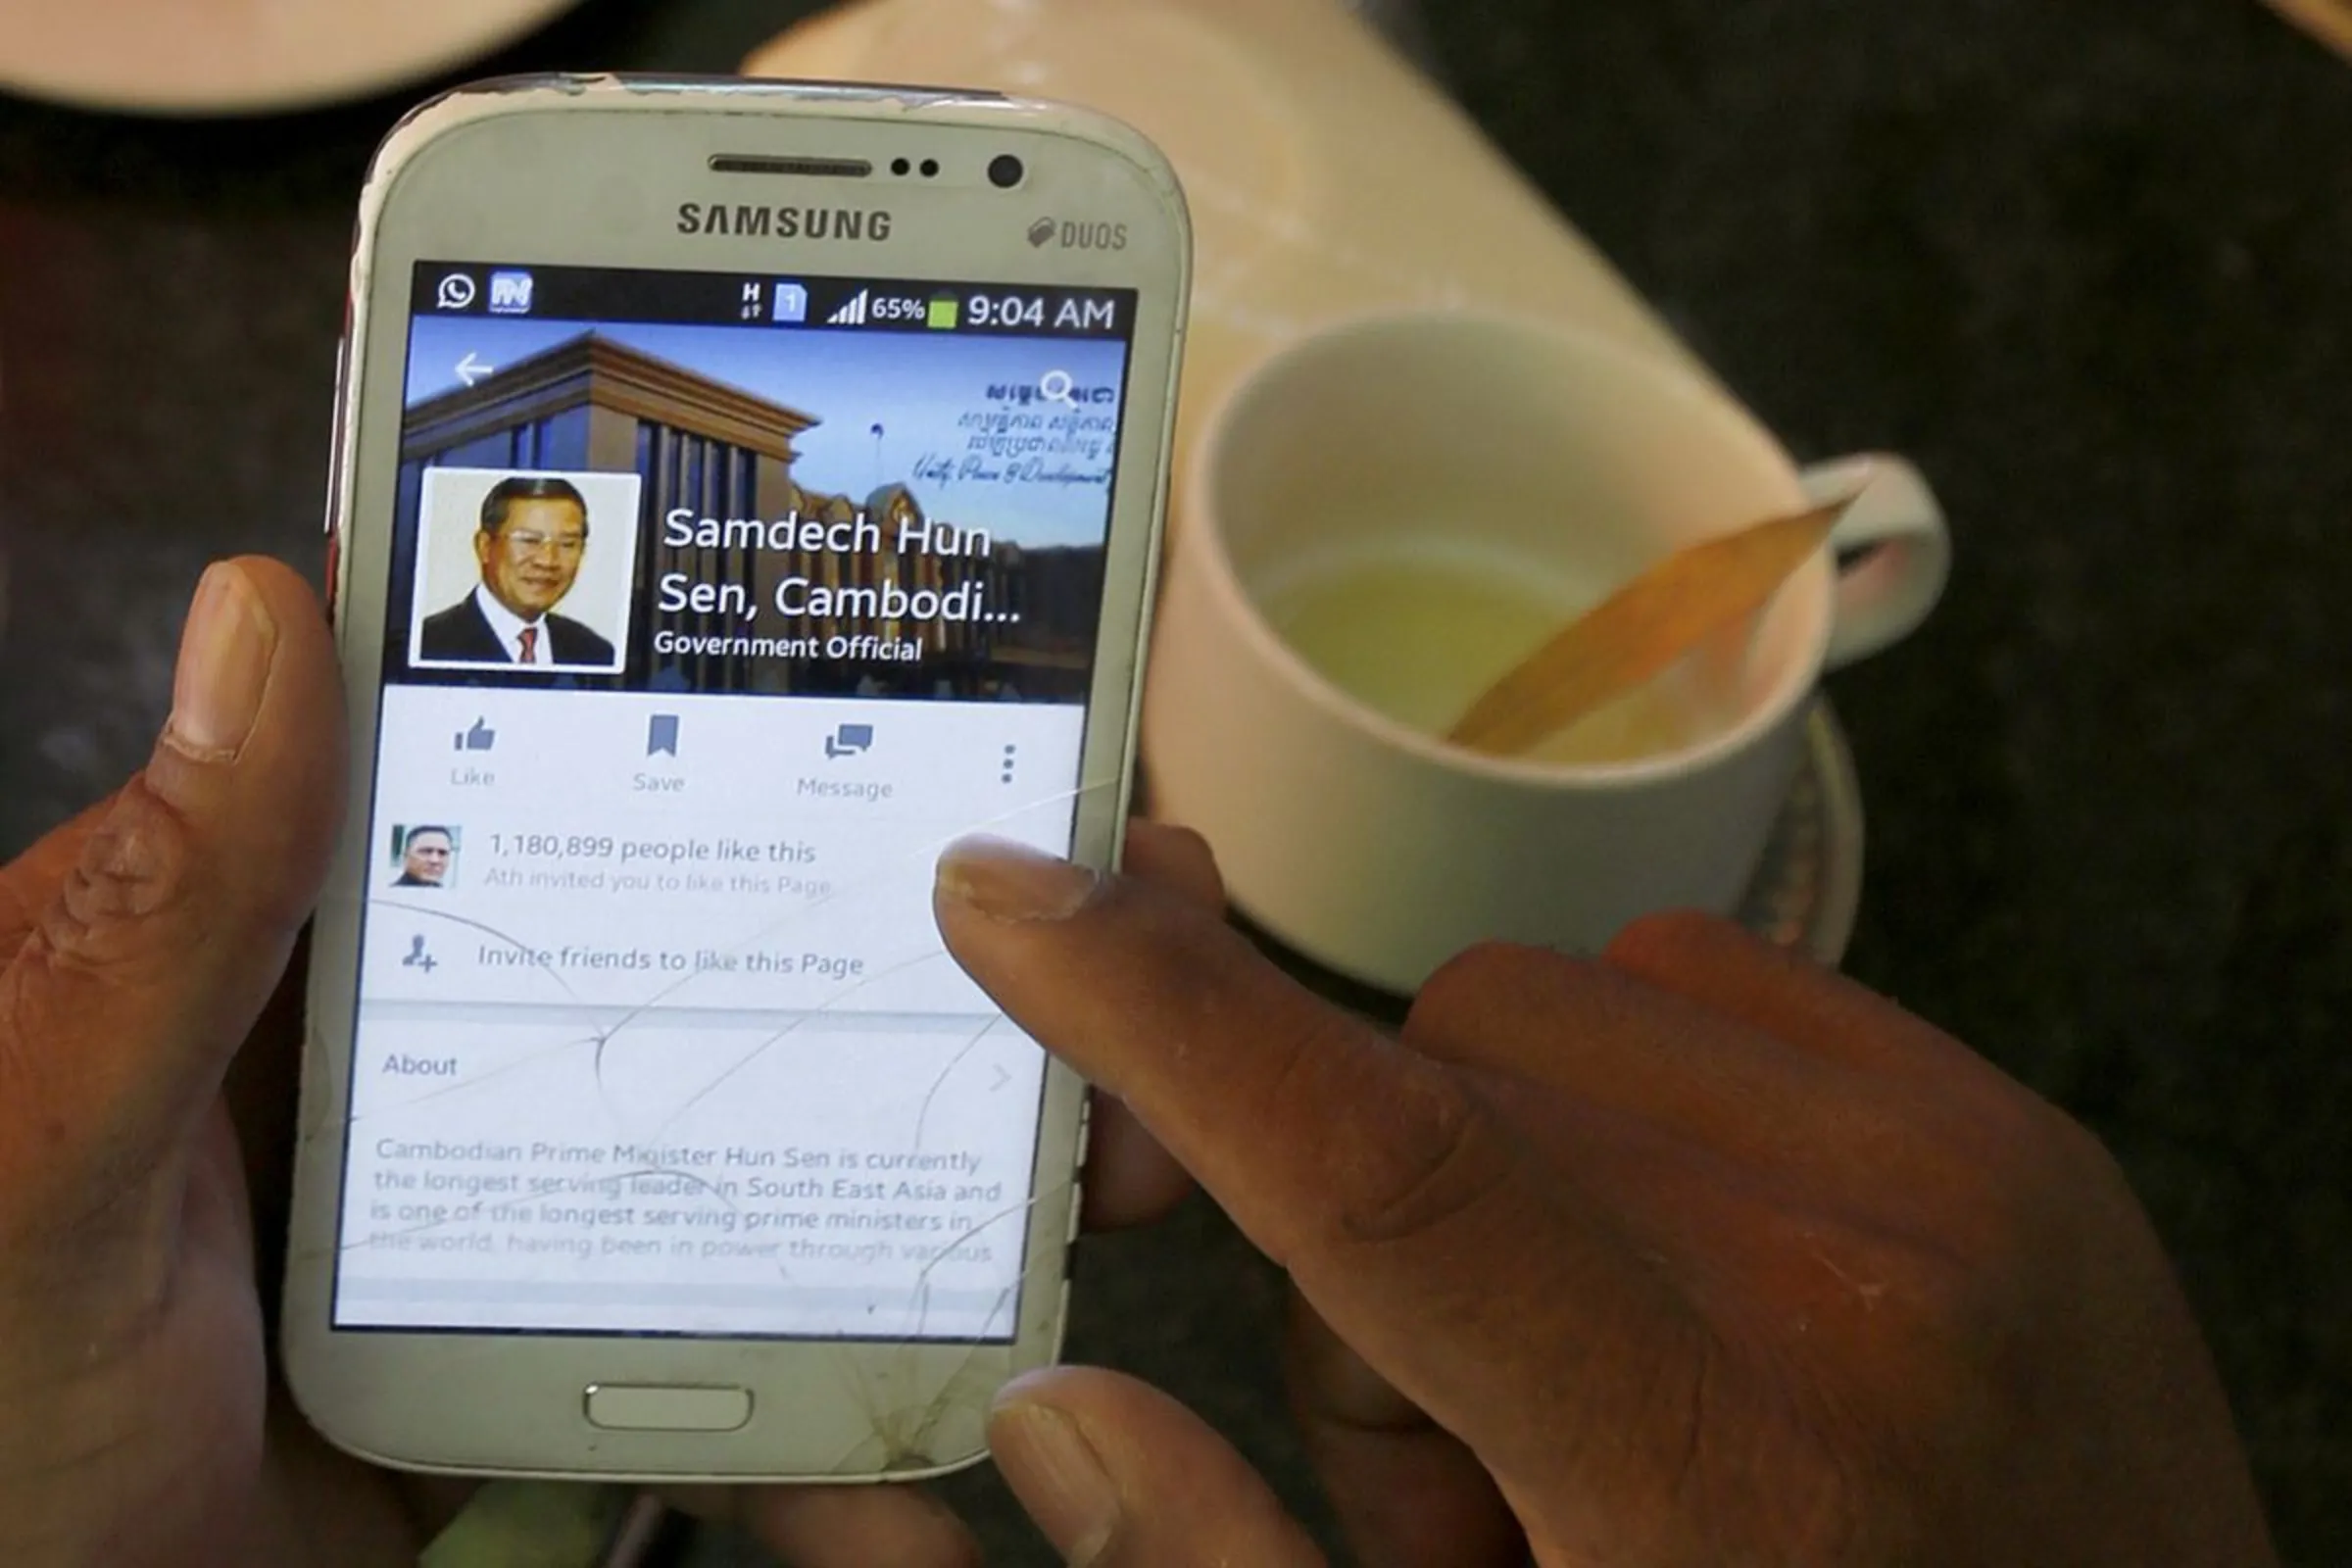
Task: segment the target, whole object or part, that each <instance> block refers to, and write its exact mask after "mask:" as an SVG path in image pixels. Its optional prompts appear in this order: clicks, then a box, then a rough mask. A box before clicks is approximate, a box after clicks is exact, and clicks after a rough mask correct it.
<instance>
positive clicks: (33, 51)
mask: <svg viewBox="0 0 2352 1568" xmlns="http://www.w3.org/2000/svg"><path fill="white" fill-rule="evenodd" d="M575 3H576V0H401V3H399V4H381V5H347V4H342V3H340V0H274V3H272V4H270V5H259V6H257V5H253V4H250V3H246V0H79V3H76V4H62V3H59V0H0V88H5V89H8V90H12V91H16V92H21V93H24V94H26V95H27V96H30V97H35V98H45V99H48V100H50V101H52V102H56V103H64V104H73V105H74V106H76V107H79V108H84V109H104V110H116V111H125V112H131V113H143V114H183V115H184V114H201V115H214V114H256V113H264V112H274V111H279V110H289V109H307V108H312V107H315V106H317V105H320V104H325V103H331V102H334V101H337V100H340V99H347V98H359V97H365V96H367V95H368V94H370V93H375V92H381V91H386V90H388V89H390V88H393V87H396V86H399V85H400V84H401V83H403V82H407V81H414V80H419V79H422V78H425V77H429V76H434V75H437V74H439V73H442V72H444V71H448V70H451V69H453V68H455V67H457V66H459V65H461V64H463V63H464V62H466V61H467V60H471V59H474V58H476V57H478V56H481V55H486V54H489V53H491V52H492V51H493V50H495V49H498V48H500V47H501V46H503V45H505V44H507V43H510V42H512V41H513V40H515V39H516V38H519V37H521V36H522V35H523V34H524V33H526V32H529V31H530V30H531V29H532V28H534V27H536V26H538V25H540V24H542V23H544V22H547V21H549V20H550V19H552V18H553V17H555V15H556V14H557V13H559V12H562V11H567V10H569V9H570V8H571V7H572V5H573V4H575Z"/></svg>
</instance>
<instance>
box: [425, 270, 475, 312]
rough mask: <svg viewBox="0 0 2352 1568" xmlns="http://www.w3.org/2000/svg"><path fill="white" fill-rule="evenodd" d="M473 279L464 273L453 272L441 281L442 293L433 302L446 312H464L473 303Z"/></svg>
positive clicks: (435, 296)
mask: <svg viewBox="0 0 2352 1568" xmlns="http://www.w3.org/2000/svg"><path fill="white" fill-rule="evenodd" d="M473 293H474V289H473V279H472V278H470V277H467V276H466V274H465V273H464V272H451V273H450V274H448V275H447V276H446V277H444V278H442V279H441V288H440V291H439V292H438V293H437V294H435V295H434V298H433V302H434V303H435V304H436V305H439V306H440V307H441V309H443V310H445V311H462V310H464V309H465V308H466V306H468V305H471V304H472V303H473Z"/></svg>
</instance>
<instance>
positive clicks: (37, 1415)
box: [0, 560, 1193, 1568]
mask: <svg viewBox="0 0 2352 1568" xmlns="http://www.w3.org/2000/svg"><path fill="white" fill-rule="evenodd" d="M344 734H345V723H344V713H343V707H342V686H341V679H340V676H339V674H338V671H337V666H336V662H335V658H334V650H333V646H332V643H331V640H330V638H329V635H328V632H327V629H326V626H325V623H324V620H323V618H322V617H321V615H320V613H319V603H318V600H317V597H316V595H315V594H314V593H313V591H312V590H311V588H310V587H309V586H308V585H307V584H305V583H304V582H303V581H302V580H301V579H300V578H299V577H298V576H296V575H295V574H294V573H293V572H292V571H290V570H289V569H287V568H286V567H285V566H283V565H280V564H276V563H274V562H270V561H264V560H244V561H239V562H235V563H229V564H221V565H219V566H216V567H214V568H213V570H212V571H210V572H208V573H207V575H206V577H205V580H204V583H203V584H202V586H201V587H200V588H199V590H198V594H197V598H196V601H195V605H194V608H193V611H192V613H191V615H190V618H189V625H188V628H187V631H186V633H185V636H184V638H183V641H182V645H181V650H180V661H179V667H178V671H177V674H176V677H175V681H174V686H173V693H172V717H171V719H170V721H169V723H168V724H167V726H166V728H165V731H164V733H163V736H162V737H161V739H159V741H158V742H157V745H156V748H155V751H154V755H153V757H152V758H151V759H150V760H149V762H148V764H147V766H146V767H145V768H144V769H143V770H142V771H141V772H140V773H139V774H138V775H137V776H136V777H134V778H133V779H131V780H130V781H129V782H128V783H127V784H126V785H124V787H123V789H122V791H121V792H119V793H118V794H117V795H116V796H114V797H113V798H112V799H111V800H108V801H106V802H103V803H101V804H99V805H98V806H96V807H94V808H92V809H90V810H88V811H86V812H84V813H83V814H82V815H81V816H79V817H78V818H76V819H74V820H73V821H72V822H69V823H67V824H66V825H64V826H62V827H60V828H59V829H57V830H56V831H55V832H53V833H51V834H50V835H49V836H48V837H46V838H44V839H42V840H41V841H40V842H39V843H38V844H36V845H34V846H33V847H32V848H31V849H29V850H27V851H25V854H24V855H23V856H21V857H20V858H18V859H17V860H16V861H14V862H13V863H11V864H9V865H8V866H6V867H5V868H0V956H5V961H6V968H5V969H4V970H0V1562H6V1563H12V1564H14V1563H25V1564H36V1563H37V1564H40V1565H42V1568H77V1565H82V1564H90V1565H100V1564H102V1565H104V1568H170V1565H180V1564H191V1565H192V1564H214V1563H220V1564H234V1565H237V1568H250V1565H253V1564H267V1565H269V1568H298V1565H302V1564H308V1563H319V1564H332V1565H334V1568H373V1565H376V1564H383V1565H386V1568H390V1565H393V1564H401V1565H408V1564H413V1563H414V1562H415V1561H416V1559H417V1550H418V1549H419V1547H420V1546H421V1545H422V1544H424V1543H425V1542H427V1541H429V1540H430V1539H431V1537H432V1535H433V1534H434V1533H435V1532H436V1531H437V1529H438V1528H439V1527H440V1526H441V1525H442V1524H443V1523H445V1522H446V1521H447V1520H448V1518H449V1517H451V1516H452V1514H453V1513H454V1512H455V1510H456V1508H457V1507H458V1506H459V1505H460V1504H462V1502H463V1501H464V1500H465V1497H466V1495H467V1488H466V1487H465V1486H464V1485H463V1484H457V1483H450V1482H446V1481H442V1482H427V1481H423V1480H420V1479H417V1478H413V1477H396V1476H394V1475H392V1474H390V1473H388V1472H385V1471H381V1470H378V1469H375V1468H372V1467H370V1466H368V1465H365V1464H362V1463H360V1462H358V1461H357V1460H354V1459H351V1458H349V1457H347V1456H345V1455H343V1454H341V1453H339V1452H337V1451H335V1450H334V1449H332V1448H330V1447H328V1446H326V1445H325V1444H324V1443H323V1442H322V1441H320V1440H319V1438H318V1437H317V1436H316V1435H315V1434H313V1433H312V1432H311V1430H310V1429H309V1428H308V1426H307V1425H305V1424H304V1422H303V1421H302V1419H301V1417H300V1416H299V1414H297V1413H296V1412H295V1411H294V1410H293V1408H292V1406H291V1404H290V1403H289V1401H288V1400H287V1399H286V1398H285V1397H284V1393H283V1390H282V1388H281V1387H280V1386H278V1385H277V1383H276V1381H275V1380H274V1378H273V1377H272V1376H271V1373H270V1356H269V1352H268V1342H267V1336H266V1329H265V1324H266V1321H267V1320H268V1318H269V1316H270V1311H269V1308H270V1304H271V1303H272V1302H273V1299H274V1290H273V1288H272V1281H273V1277H274V1273H275V1267H274V1263H273V1256H274V1254H275V1252H276V1251H277V1250H278V1249H279V1247H280V1246H282V1242H281V1241H280V1238H282V1235H283V1213H284V1196H285V1195H284V1186H285V1182H286V1177H287V1172H288V1171H289V1169H290V1165H291V1156H290V1147H291V1146H290V1139H291V1133H292V1108H293V1103H294V1072H295V1063H296V1053H297V1047H298V1042H299V1021H300V1014H301V1009H300V995H299V989H298V986H296V985H294V984H288V985H287V986H285V987H282V988H280V989H279V990H278V991H277V992H276V995H275V999H274V1002H273V1003H271V1005H270V1006H269V1008H268V1010H267V1015H266V1016H262V1015H263V1014H264V1012H265V1003H266V1002H271V998H272V987H273V986H275V985H276V984H277V982H278V980H279V976H280V973H281V971H282V970H284V968H285V966H286V962H287V956H288V954H289V952H290V951H291V949H292V948H293V946H294V944H295V940H296V933H297V931H298V930H299V929H300V927H301V926H302V925H303V923H304V921H305V920H306V919H307V918H308V916H309V913H310V910H311V907H312V906H313V904H314V903H315V901H316V900H317V898H318V895H319V887H320V884H321V881H322V879H323V877H324V875H325V871H326V864H327V860H328V858H329V855H330V849H331V844H332V841H333V839H334V836H335V833H336V830H337V827H338V825H339V823H340V821H341V814H342V809H343V791H344V783H345V777H346V761H345V754H344ZM1135 863H1136V864H1137V865H1138V867H1139V869H1140V870H1142V871H1145V872H1147V873H1148V872H1150V871H1151V869H1152V847H1151V846H1145V847H1144V849H1143V850H1142V852H1141V853H1140V854H1139V855H1138V856H1137V857H1136V861H1135ZM1192 868H1193V864H1192V862H1191V861H1189V860H1184V859H1182V858H1180V859H1179V862H1178V864H1177V867H1176V869H1175V872H1174V873H1173V874H1174V875H1175V877H1176V879H1177V880H1178V881H1179V882H1180V883H1181V882H1182V880H1183V878H1184V876H1185V875H1186V874H1188V872H1189V871H1190V870H1191V869H1192ZM257 1016H261V1024H260V1027H259V1028H256V1020H257ZM1099 1119H1100V1125H1101V1133H1100V1135H1099V1136H1098V1138H1097V1140H1096V1149H1097V1151H1098V1152H1097V1155H1096V1158H1095V1160H1094V1162H1093V1165H1092V1167H1091V1171H1090V1181H1091V1183H1092V1190H1091V1191H1090V1194H1089V1202H1088V1205H1087V1217H1088V1221H1089V1223H1090V1224H1094V1225H1097V1226H1101V1225H1105V1224H1114V1223H1121V1222H1124V1221H1126V1220H1128V1219H1132V1218H1134V1217H1137V1216H1139V1215H1141V1214H1145V1213H1149V1212H1152V1211H1156V1210H1157V1209H1160V1208H1164V1207H1165V1206H1167V1204H1168V1203H1169V1202H1170V1201H1172V1198H1173V1196H1174V1195H1175V1194H1177V1193H1180V1192H1181V1191H1182V1190H1183V1187H1184V1178H1183V1176H1182V1173H1181V1172H1179V1171H1177V1170H1176V1169H1175V1168H1174V1167H1173V1166H1172V1165H1171V1164H1170V1163H1169V1161H1168V1160H1167V1158H1166V1156H1165V1155H1164V1154H1162V1153H1160V1152H1158V1150H1157V1149H1156V1147H1155V1146H1153V1145H1152V1143H1151V1141H1150V1140H1149V1139H1146V1138H1142V1137H1138V1136H1134V1131H1135V1130H1134V1126H1133V1123H1132V1122H1131V1121H1129V1120H1128V1119H1126V1118H1125V1117H1124V1116H1123V1115H1122V1114H1121V1113H1120V1111H1119V1109H1118V1107H1117V1106H1116V1105H1115V1104H1111V1105H1103V1107H1102V1109H1101V1111H1100V1112H1099ZM257 1271H258V1278H257ZM674 1500H677V1501H679V1502H681V1503H682V1504H684V1505H686V1506H689V1507H691V1508H692V1509H694V1510H695V1511H697V1512H700V1513H704V1514H714V1515H724V1516H726V1517H729V1518H732V1519H734V1520H735V1521H737V1522H738V1523H740V1524H742V1525H744V1526H745V1527H746V1528H748V1529H749V1530H750V1531H751V1532H752V1533H753V1534H755V1535H756V1536H758V1537H759V1538H760V1540H761V1541H762V1542H764V1543H765V1544H767V1545H768V1546H769V1547H770V1548H771V1549H772V1550H774V1551H776V1552H777V1553H779V1554H780V1555H781V1556H783V1557H784V1558H785V1560H786V1561H788V1562H789V1563H791V1564H793V1565H794V1568H865V1565H868V1564H872V1563H876V1562H887V1563H891V1564H894V1565H905V1568H934V1565H937V1568H947V1565H950V1564H963V1563H968V1562H970V1561H973V1560H974V1558H975V1551H974V1548H973V1545H972V1543H971V1540H970V1538H969V1536H968V1534H967V1533H966V1532H965V1530H964V1528H963V1527H962V1525H961V1524H959V1523H958V1522H957V1521H956V1519H955V1518H954V1517H953V1516H952V1515H951V1514H949V1512H948V1511H947V1509H946V1508H945V1507H944V1506H943V1505H941V1504H939V1503H937V1502H936V1501H933V1500H931V1499H930V1498H929V1497H928V1496H927V1495H926V1494H925V1493H923V1492H922V1491H921V1490H920V1489H918V1488H914V1487H901V1486H891V1487H840V1488H835V1487H823V1488H775V1487H767V1488H731V1489H702V1490H691V1491H681V1492H679V1493H677V1494H675V1495H674Z"/></svg>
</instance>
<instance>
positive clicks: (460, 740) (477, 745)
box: [453, 718, 498, 752]
mask: <svg viewBox="0 0 2352 1568" xmlns="http://www.w3.org/2000/svg"><path fill="white" fill-rule="evenodd" d="M497 744H498V731H496V730H494V729H492V728H491V727H490V721H489V720H488V719H484V718H477V719H475V720H474V721H473V728H471V729H462V730H460V731H458V734H457V739H456V740H455V742H454V743H453V745H454V748H455V749H456V750H458V751H461V752H486V751H488V750H490V748H491V747H493V746H495V745H497Z"/></svg>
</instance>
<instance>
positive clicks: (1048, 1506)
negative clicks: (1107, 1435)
mask: <svg viewBox="0 0 2352 1568" xmlns="http://www.w3.org/2000/svg"><path fill="white" fill-rule="evenodd" d="M993 1424H994V1425H995V1427H996V1428H997V1430H996V1432H995V1433H994V1434H993V1435H992V1437H991V1440H990V1446H992V1447H994V1448H995V1449H996V1450H997V1452H998V1454H999V1456H1000V1462H1002V1460H1003V1458H1004V1457H1006V1456H1010V1457H1011V1458H1012V1459H1013V1463H1012V1465H1011V1466H1010V1467H1009V1468H1010V1472H1011V1473H1010V1474H1008V1475H1007V1476H1006V1478H1005V1479H1006V1480H1008V1481H1010V1482H1011V1483H1012V1488H1013V1490H1014V1491H1015V1492H1016V1493H1018V1494H1019V1495H1020V1499H1021V1505H1022V1506H1023V1507H1024V1508H1026V1509H1028V1510H1029V1514H1030V1517H1031V1518H1033V1519H1035V1520H1036V1521H1037V1526H1038V1528H1039V1529H1040V1530H1043V1531H1044V1532H1045V1533H1046V1538H1047V1539H1048V1540H1050V1541H1052V1542H1053V1543H1054V1547H1055V1548H1056V1549H1057V1550H1059V1551H1060V1552H1061V1554H1062V1560H1063V1561H1064V1562H1065V1563H1067V1564H1069V1565H1070V1568H1084V1565H1085V1564H1087V1563H1091V1562H1094V1561H1096V1560H1098V1559H1099V1558H1101V1557H1102V1556H1103V1553H1104V1552H1105V1551H1106V1550H1107V1549H1108V1548H1109V1546H1110V1542H1111V1538H1112V1537H1113V1536H1115V1535H1117V1534H1118V1528H1119V1489H1118V1488H1117V1487H1116V1486H1115V1485H1113V1484H1112V1482H1111V1479H1110V1472H1109V1471H1107V1470H1105V1469H1103V1461H1102V1459H1101V1457H1099V1456H1098V1455H1097V1454H1096V1452H1095V1447H1094V1445H1093V1444H1091V1443H1089V1442H1087V1441H1086V1437H1085V1434H1083V1433H1081V1432H1080V1431H1079V1430H1078V1423H1076V1422H1075V1421H1072V1420H1071V1419H1070V1418H1069V1417H1068V1416H1066V1415H1063V1414H1062V1413H1061V1412H1060V1411H1059V1410H1056V1409H1054V1407H1053V1406H1052V1405H1045V1404H1008V1405H1005V1406H1002V1407H1001V1408H1000V1409H999V1410H998V1411H997V1415H996V1420H995V1422H994V1423H993ZM1007 1429H1009V1430H1007Z"/></svg>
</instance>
